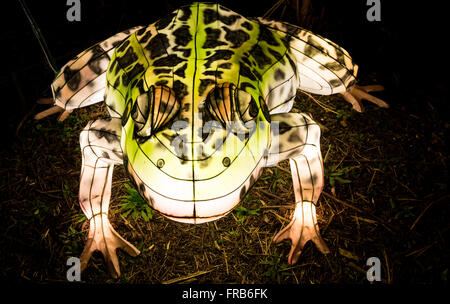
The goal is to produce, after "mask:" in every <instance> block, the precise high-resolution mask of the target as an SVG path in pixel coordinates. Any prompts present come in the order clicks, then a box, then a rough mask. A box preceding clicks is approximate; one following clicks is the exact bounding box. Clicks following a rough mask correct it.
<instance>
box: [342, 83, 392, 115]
mask: <svg viewBox="0 0 450 304" xmlns="http://www.w3.org/2000/svg"><path fill="white" fill-rule="evenodd" d="M383 90H384V87H383V86H381V85H367V86H358V85H353V86H351V87H350V88H349V89H348V90H347V91H346V92H344V93H341V95H342V96H343V97H344V99H345V100H346V101H348V102H349V103H351V104H352V106H353V109H354V110H355V111H358V112H362V110H363V105H362V100H363V99H364V100H368V101H370V102H372V103H374V104H376V105H377V106H379V107H382V108H389V104H387V103H386V102H384V101H383V100H381V99H379V98H377V97H375V96H372V95H370V94H369V92H378V91H383Z"/></svg>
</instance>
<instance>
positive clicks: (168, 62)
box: [153, 54, 186, 67]
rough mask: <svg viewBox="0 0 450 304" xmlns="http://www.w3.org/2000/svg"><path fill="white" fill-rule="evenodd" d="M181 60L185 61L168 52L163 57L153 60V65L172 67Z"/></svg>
mask: <svg viewBox="0 0 450 304" xmlns="http://www.w3.org/2000/svg"><path fill="white" fill-rule="evenodd" d="M183 61H186V60H185V59H183V58H180V57H178V56H177V55H175V54H170V55H168V56H165V57H162V58H159V59H157V60H155V61H154V62H153V65H154V66H162V67H174V66H176V65H178V64H179V63H180V62H183Z"/></svg>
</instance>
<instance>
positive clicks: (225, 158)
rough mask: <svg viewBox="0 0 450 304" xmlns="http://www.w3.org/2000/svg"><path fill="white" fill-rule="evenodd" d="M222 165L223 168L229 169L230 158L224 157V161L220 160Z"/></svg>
mask: <svg viewBox="0 0 450 304" xmlns="http://www.w3.org/2000/svg"><path fill="white" fill-rule="evenodd" d="M222 164H223V165H224V166H225V167H229V166H230V164H231V161H230V158H229V157H224V159H223V160H222Z"/></svg>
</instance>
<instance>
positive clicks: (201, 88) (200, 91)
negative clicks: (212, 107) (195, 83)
mask: <svg viewBox="0 0 450 304" xmlns="http://www.w3.org/2000/svg"><path fill="white" fill-rule="evenodd" d="M214 83H216V82H215V81H214V80H212V79H200V85H199V87H198V94H199V95H200V96H202V95H203V93H204V92H205V90H206V88H207V87H208V86H210V85H212V84H214Z"/></svg>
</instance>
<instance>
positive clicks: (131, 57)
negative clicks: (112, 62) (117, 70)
mask: <svg viewBox="0 0 450 304" xmlns="http://www.w3.org/2000/svg"><path fill="white" fill-rule="evenodd" d="M116 58H117V61H118V64H119V65H120V67H121V68H122V69H124V68H126V67H127V66H130V65H131V64H133V63H134V62H135V61H136V60H138V56H137V55H136V53H135V52H134V50H133V48H129V49H128V50H127V51H126V53H125V54H123V55H122V56H119V57H116Z"/></svg>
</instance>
